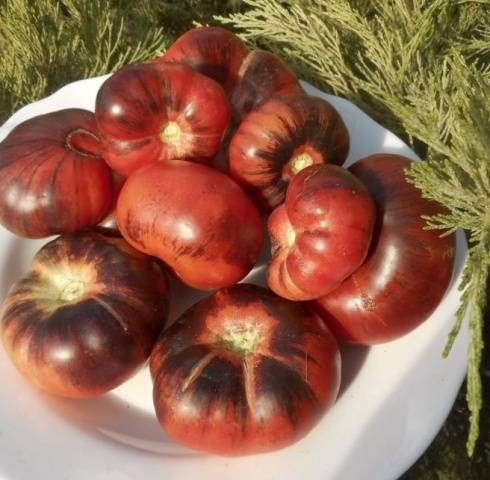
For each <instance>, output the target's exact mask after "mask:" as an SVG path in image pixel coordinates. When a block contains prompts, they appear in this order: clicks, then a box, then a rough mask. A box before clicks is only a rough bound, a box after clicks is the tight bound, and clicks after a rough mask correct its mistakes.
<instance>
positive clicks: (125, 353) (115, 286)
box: [0, 232, 168, 398]
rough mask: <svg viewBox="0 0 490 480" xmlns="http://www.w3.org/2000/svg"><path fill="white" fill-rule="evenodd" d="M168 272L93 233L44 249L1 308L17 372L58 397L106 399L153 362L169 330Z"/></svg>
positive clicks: (1, 328)
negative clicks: (154, 351)
mask: <svg viewBox="0 0 490 480" xmlns="http://www.w3.org/2000/svg"><path fill="white" fill-rule="evenodd" d="M167 311H168V286H167V280H166V276H165V274H164V272H163V270H162V269H161V268H160V267H159V266H158V265H156V263H155V262H154V261H153V260H152V259H151V258H149V257H147V256H145V255H142V254H141V253H139V252H137V251H136V250H134V249H133V248H132V247H130V246H129V245H128V244H127V243H126V242H125V241H124V240H122V239H115V238H109V237H105V236H103V235H100V234H97V233H93V232H81V233H76V234H68V235H63V236H61V237H58V238H56V239H55V240H53V241H51V242H49V243H47V244H46V245H45V246H44V247H42V248H41V249H40V250H39V251H38V253H37V254H36V256H35V257H34V259H33V262H32V265H31V267H30V269H29V271H28V272H27V274H26V275H25V276H24V277H23V278H22V279H20V280H19V281H18V282H16V283H15V284H14V285H13V286H12V288H11V289H10V291H9V293H8V295H7V297H6V299H5V301H4V303H3V306H2V313H1V319H0V335H1V338H2V341H3V345H4V347H5V350H6V352H7V354H8V356H9V357H10V359H11V361H12V362H13V363H14V365H15V367H16V368H17V370H18V371H19V372H20V373H22V374H23V375H24V376H25V377H26V378H27V379H28V380H29V381H30V382H32V383H33V384H34V385H36V386H37V387H39V388H41V389H43V390H45V391H46V392H48V393H51V394H53V395H60V396H64V397H72V398H85V397H94V396H97V395H101V394H103V393H105V392H107V391H109V390H111V389H113V388H115V387H117V386H118V385H120V384H121V383H123V382H124V381H125V380H127V379H128V378H129V377H130V376H132V375H133V374H134V373H135V372H136V371H137V369H138V368H140V367H141V366H142V365H143V364H144V362H145V361H146V360H147V359H148V357H149V355H150V353H151V350H152V347H153V345H154V343H155V342H156V340H157V338H158V336H159V334H160V332H161V330H162V329H163V327H164V326H165V323H166V319H167Z"/></svg>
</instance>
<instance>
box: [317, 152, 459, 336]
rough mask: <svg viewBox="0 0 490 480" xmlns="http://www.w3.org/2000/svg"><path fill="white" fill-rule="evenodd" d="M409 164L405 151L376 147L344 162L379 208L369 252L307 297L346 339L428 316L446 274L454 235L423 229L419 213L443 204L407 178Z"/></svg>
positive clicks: (399, 329) (395, 331) (410, 325)
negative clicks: (345, 274)
mask: <svg viewBox="0 0 490 480" xmlns="http://www.w3.org/2000/svg"><path fill="white" fill-rule="evenodd" d="M409 165H410V160H409V159H407V158H405V157H401V156H399V155H390V154H377V155H372V156H370V157H366V158H363V159H361V160H359V161H358V162H356V163H355V164H354V165H353V166H352V167H350V171H351V172H352V173H353V174H354V175H356V176H357V177H358V178H359V179H360V180H361V181H362V182H363V183H364V184H365V185H366V187H367V189H368V190H369V192H370V193H371V195H372V196H373V198H374V201H375V203H376V207H377V211H378V216H377V220H376V224H375V228H374V233H373V240H372V243H371V247H370V251H369V253H368V256H367V260H366V261H365V263H364V264H363V265H362V266H361V267H360V268H359V269H358V270H357V271H356V272H354V273H353V274H352V275H351V276H350V277H349V278H347V279H346V280H345V281H344V282H343V283H342V284H341V285H340V287H339V288H337V289H336V290H334V291H333V292H331V293H330V294H328V295H326V296H324V297H321V298H319V299H317V300H315V301H314V302H313V306H314V307H315V308H316V310H317V312H318V313H319V314H320V315H321V316H322V317H323V318H324V320H325V321H326V323H327V324H328V326H329V327H330V328H331V330H332V331H333V332H334V333H335V335H336V336H337V338H339V339H340V340H342V341H344V342H349V343H358V344H363V345H374V344H377V343H382V342H387V341H390V340H394V339H396V338H398V337H401V336H402V335H405V334H406V333H408V332H410V331H411V330H412V329H414V328H415V327H417V326H418V325H420V324H421V323H422V322H424V321H425V320H426V319H427V318H428V317H429V315H430V314H431V313H432V312H433V311H434V309H435V308H436V307H437V305H438V304H439V302H440V301H441V299H442V298H443V296H444V294H445V292H446V289H447V287H448V285H449V282H450V280H451V277H452V272H453V263H454V250H455V236H454V235H448V236H446V237H442V238H441V237H440V235H441V232H439V231H437V230H424V226H425V220H424V219H422V218H421V215H435V214H440V213H442V212H443V209H442V208H441V207H440V206H439V205H438V204H436V203H435V202H431V201H429V200H426V199H423V198H422V197H421V193H420V191H419V190H418V189H417V188H416V187H414V186H413V185H411V184H409V183H407V181H406V180H405V175H404V170H405V169H406V168H407V167H408V166H409Z"/></svg>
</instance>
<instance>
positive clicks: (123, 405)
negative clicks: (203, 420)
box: [0, 77, 468, 480]
mask: <svg viewBox="0 0 490 480" xmlns="http://www.w3.org/2000/svg"><path fill="white" fill-rule="evenodd" d="M105 78H106V77H99V78H93V79H89V80H82V81H79V82H75V83H71V84H69V85H67V86H65V87H64V88H62V89H61V90H59V91H58V92H56V93H55V94H53V95H51V96H50V97H48V98H46V99H44V100H41V101H39V102H36V103H33V104H31V105H27V106H26V107H24V108H22V109H21V110H19V111H18V112H17V113H16V114H15V115H13V116H12V117H11V118H10V119H9V120H8V121H7V122H6V123H5V125H4V126H3V127H1V128H0V139H3V137H4V136H5V135H6V134H7V133H8V132H9V131H10V130H11V129H12V128H13V127H14V126H15V125H17V124H18V123H20V122H21V121H23V120H25V119H27V118H29V117H32V116H34V115H38V114H42V113H47V112H49V111H53V110H58V109H61V108H67V107H81V108H86V109H89V110H93V108H94V101H95V95H96V92H97V90H98V88H99V86H100V84H101V83H102V82H103V80H104V79H105ZM305 87H306V88H307V90H308V92H309V93H311V94H312V95H317V96H320V97H324V98H326V99H328V100H329V101H330V102H331V103H332V104H333V105H334V106H335V107H336V108H337V109H338V110H339V112H340V113H341V115H342V117H343V118H344V121H345V122H346V124H347V127H348V129H349V133H350V135H351V143H352V145H351V151H350V155H349V159H348V162H347V163H348V164H350V163H352V162H353V161H355V160H357V159H359V158H361V157H363V156H365V155H369V154H371V153H376V152H391V153H399V154H402V155H406V156H408V157H410V158H412V159H417V156H416V155H415V154H414V153H413V152H412V151H411V150H410V149H409V148H408V147H407V146H406V145H405V144H404V143H403V142H402V141H401V140H399V139H398V138H397V137H396V136H395V135H393V134H392V133H390V132H389V131H387V130H386V129H384V128H383V127H381V126H380V125H378V124H377V123H376V122H374V121H373V120H371V119H370V118H369V117H368V116H367V115H365V114H364V113H363V112H362V111H360V110H359V109H358V108H357V107H356V106H354V105H353V104H352V103H350V102H348V101H346V100H343V99H341V98H338V97H333V96H330V95H325V94H323V93H322V92H320V91H318V90H316V89H314V88H313V87H311V86H309V85H305ZM43 243H45V240H40V241H32V240H23V239H19V238H17V237H15V236H13V235H12V234H11V233H9V232H7V231H5V230H3V229H1V230H0V246H1V248H0V268H1V270H2V275H1V277H0V298H2V299H3V297H4V296H5V294H6V292H7V290H8V288H9V286H10V284H11V283H12V282H13V281H15V280H16V279H17V278H19V277H20V276H21V275H22V274H23V273H24V272H25V271H26V269H27V267H28V265H29V263H30V260H31V258H32V256H33V254H34V252H35V251H36V250H37V249H38V248H39V247H40V246H41V245H42V244H43ZM466 254H467V248H466V243H465V240H464V236H463V234H461V233H460V234H458V238H457V249H456V263H455V274H454V276H453V281H452V284H451V286H450V288H449V290H448V292H447V294H446V296H445V298H444V299H443V301H442V302H441V304H440V305H439V307H438V308H437V310H436V311H435V312H434V314H433V315H432V316H431V317H430V318H429V319H428V320H427V321H426V322H425V323H424V324H423V325H422V326H420V327H419V328H417V329H416V330H415V331H413V332H412V333H410V334H409V335H407V336H405V337H403V338H402V339H400V340H397V341H394V342H391V343H388V344H384V345H381V346H377V347H374V348H371V349H367V348H359V347H355V348H354V347H348V348H345V349H344V350H343V360H344V362H343V370H344V372H343V385H342V390H341V395H340V397H339V399H338V402H337V403H336V405H335V406H334V407H333V409H332V410H331V411H330V412H329V413H328V414H327V415H326V416H325V417H324V418H323V420H322V421H321V423H320V424H319V425H318V426H317V427H316V428H315V429H314V430H313V431H312V432H311V433H310V434H309V435H308V436H307V437H306V438H304V439H303V440H302V441H300V442H298V443H296V444H295V445H293V446H291V447H289V448H286V449H284V450H281V451H277V452H274V453H269V454H263V455H256V456H250V457H241V458H222V457H216V456H211V455H204V454H200V453H195V452H192V451H189V450H187V449H184V448H182V447H180V446H179V445H176V444H174V443H173V442H171V441H170V440H169V439H168V438H166V436H165V435H164V434H163V432H162V431H161V430H160V427H159V425H158V423H157V421H156V418H155V416H154V411H153V405H152V396H151V380H150V376H149V372H148V369H147V368H144V369H142V370H141V371H140V372H139V373H138V374H137V375H136V376H135V377H133V378H132V379H131V380H130V381H129V382H127V383H126V384H124V385H123V386H121V387H119V388H118V389H116V390H114V391H113V392H111V393H109V394H106V395H104V396H103V397H101V398H98V399H95V400H78V401H74V400H64V399H58V398H54V397H50V396H48V395H45V394H43V393H41V392H39V391H37V390H36V389H35V388H33V387H31V386H30V385H28V384H27V382H26V381H25V380H24V379H23V378H21V376H20V375H18V374H17V372H16V371H15V370H14V368H13V366H12V365H11V364H10V362H9V361H8V359H7V357H6V355H5V352H4V351H3V349H2V348H0V381H1V384H2V389H1V394H0V479H1V480H25V479H32V478H41V479H44V478H49V479H50V480H61V479H83V480H86V479H88V478H90V479H91V480H97V479H104V480H123V479H124V480H127V479H136V478H138V479H139V478H141V479H145V480H157V479H158V480H160V479H166V480H175V479H178V480H181V479H184V478H190V479H197V478H199V479H200V480H208V479H209V480H224V479H234V480H250V479H253V480H275V479H281V480H298V479H305V480H334V479H336V480H337V479H338V480H394V479H396V478H398V476H400V475H401V474H402V473H403V472H404V471H405V470H406V469H407V468H408V467H409V466H410V465H411V464H412V463H414V462H415V460H416V459H417V458H418V457H419V456H420V455H421V454H422V452H423V451H424V450H425V449H426V448H427V446H428V445H429V444H430V442H431V441H432V439H433V438H434V436H435V435H436V433H437V432H438V430H439V429H440V427H441V425H442V424H443V422H444V420H445V418H446V416H447V415H448V413H449V411H450V409H451V406H452V404H453V402H454V399H455V396H456V394H457V392H458V389H459V387H460V385H461V382H462V380H463V377H464V374H465V371H466V353H467V343H468V329H467V325H466V322H465V324H464V326H463V329H462V331H461V333H460V334H459V336H458V339H457V340H456V343H455V345H454V348H453V351H452V353H451V355H450V357H449V358H448V359H446V360H443V359H442V358H441V352H442V350H443V347H444V344H445V342H446V336H447V334H448V332H449V330H450V329H451V326H452V325H453V321H454V312H455V311H456V308H457V306H458V300H459V292H458V290H457V285H458V284H459V282H460V279H461V271H462V266H463V263H464V259H465V257H466ZM262 270H263V268H261V267H258V268H256V269H255V271H254V272H253V274H252V277H253V278H252V281H257V282H260V281H261V271H262ZM180 293H181V294H182V293H183V292H182V291H181V292H180ZM175 294H176V296H179V297H180V298H181V300H180V301H179V302H174V305H173V316H174V317H175V315H177V314H178V313H180V312H182V311H183V309H185V308H186V307H187V305H189V304H190V303H193V302H194V301H195V300H196V298H198V297H197V296H196V295H191V296H189V297H187V298H186V299H185V300H184V299H182V295H181V294H180V295H179V292H175ZM177 303H178V304H177Z"/></svg>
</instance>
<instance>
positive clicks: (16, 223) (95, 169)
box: [0, 108, 112, 238]
mask: <svg viewBox="0 0 490 480" xmlns="http://www.w3.org/2000/svg"><path fill="white" fill-rule="evenodd" d="M102 150H103V149H102V144H101V141H100V138H99V132H98V130H97V124H96V122H95V118H94V114H93V113H91V112H89V111H87V110H81V109H76V108H71V109H66V110H59V111H57V112H52V113H48V114H45V115H39V116H37V117H34V118H31V119H29V120H26V121H25V122H23V123H21V124H20V125H18V126H17V127H15V128H14V129H13V130H12V131H11V132H10V134H9V135H8V136H7V137H6V138H5V140H3V142H1V143H0V222H1V223H2V225H3V226H4V227H6V228H8V229H9V230H11V231H12V232H14V233H16V234H17V235H20V236H22V237H30V238H38V237H47V236H49V235H54V234H58V233H69V232H74V231H77V230H81V229H83V228H87V227H91V226H93V225H96V224H97V222H99V221H100V220H101V219H102V218H103V217H104V215H105V214H106V213H107V210H108V208H109V206H110V203H111V199H112V184H111V172H110V169H109V167H108V166H107V165H106V163H105V162H104V160H103V158H102V156H101V154H102Z"/></svg>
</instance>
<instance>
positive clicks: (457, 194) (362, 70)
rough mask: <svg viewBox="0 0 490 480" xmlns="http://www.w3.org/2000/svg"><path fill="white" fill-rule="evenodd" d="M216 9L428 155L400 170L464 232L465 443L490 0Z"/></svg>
mask: <svg viewBox="0 0 490 480" xmlns="http://www.w3.org/2000/svg"><path fill="white" fill-rule="evenodd" d="M245 4H246V5H247V6H248V7H249V8H250V9H249V10H247V11H246V12H244V13H236V14H232V15H230V16H229V17H227V18H222V17H221V18H220V20H221V21H222V22H223V23H225V24H228V25H232V26H233V27H235V28H237V29H239V31H240V32H241V35H242V37H243V38H244V39H246V40H248V41H250V42H253V43H258V44H262V45H265V46H267V47H268V48H271V49H272V50H275V51H276V52H278V53H279V54H280V55H282V56H283V57H285V58H286V59H288V60H289V61H290V62H291V63H292V64H293V65H294V66H295V67H296V69H297V70H298V72H299V73H300V75H301V76H302V77H303V78H305V77H306V78H308V79H310V80H312V81H313V83H316V84H317V85H319V86H320V87H322V88H323V89H327V90H330V91H332V92H333V93H336V94H339V95H342V96H344V97H346V98H348V99H350V100H352V101H353V102H355V103H356V104H357V105H359V106H360V107H361V108H363V109H364V110H365V111H367V112H368V113H369V114H370V115H372V116H373V117H375V118H376V119H378V120H379V121H380V122H381V123H382V124H384V125H386V126H387V127H389V128H391V129H392V130H395V131H396V132H397V133H399V134H401V135H406V138H407V137H408V139H409V140H411V141H412V143H414V144H415V147H416V148H417V149H418V151H419V153H422V152H423V153H425V152H427V158H428V161H426V162H423V163H414V165H413V167H412V168H411V169H410V170H409V171H408V172H407V178H408V179H409V181H411V182H413V183H415V185H417V187H419V188H420V189H421V190H422V192H423V195H424V196H426V197H427V198H431V199H433V200H436V201H438V202H440V203H441V204H443V205H444V206H445V207H446V208H447V213H445V214H443V215H438V216H435V217H432V218H430V219H428V227H429V228H438V229H442V230H444V231H447V232H450V231H454V230H456V229H460V228H464V229H466V230H468V231H469V233H470V247H471V248H470V255H469V258H468V261H467V263H466V265H465V271H464V277H465V281H464V284H463V285H462V289H463V290H464V291H463V294H462V303H461V307H460V309H459V310H458V312H457V314H456V324H455V328H454V330H453V332H452V333H451V335H450V338H449V340H448V348H447V349H446V352H445V354H447V353H448V351H449V349H450V346H451V345H452V342H453V340H454V337H455V335H456V334H457V331H458V330H459V327H460V325H461V322H462V321H463V317H464V315H465V312H466V311H468V312H469V323H470V331H471V342H470V346H469V370H468V382H467V386H468V390H467V400H468V405H469V408H470V411H471V414H472V415H471V419H470V433H469V438H468V451H469V453H470V454H472V453H473V451H474V448H475V442H476V438H477V436H478V425H479V413H480V409H481V406H482V395H481V388H482V385H481V377H480V367H481V358H482V350H483V335H482V331H483V313H484V309H485V306H486V285H487V280H488V277H489V269H490V160H489V153H488V152H490V128H489V118H490V102H489V100H488V99H489V98H490V66H489V64H488V54H489V52H490V44H489V40H490V1H487V0H480V1H476V0H475V1H447V0H410V1H409V0H392V1H382V0H377V1H373V2H365V1H362V0H351V1H348V0H331V1H329V2H326V1H323V0H306V1H301V2H300V1H285V2H277V1H273V0H245Z"/></svg>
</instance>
